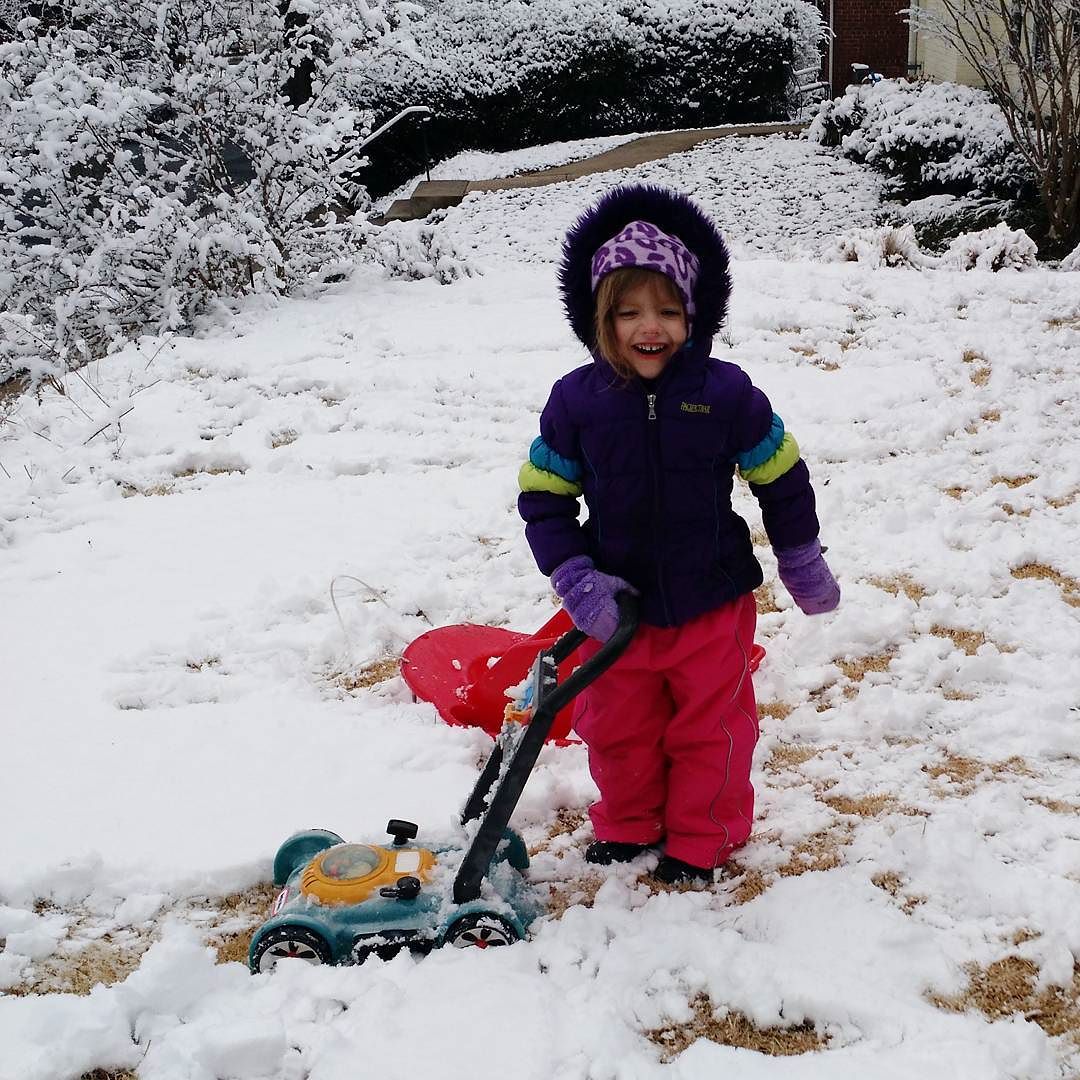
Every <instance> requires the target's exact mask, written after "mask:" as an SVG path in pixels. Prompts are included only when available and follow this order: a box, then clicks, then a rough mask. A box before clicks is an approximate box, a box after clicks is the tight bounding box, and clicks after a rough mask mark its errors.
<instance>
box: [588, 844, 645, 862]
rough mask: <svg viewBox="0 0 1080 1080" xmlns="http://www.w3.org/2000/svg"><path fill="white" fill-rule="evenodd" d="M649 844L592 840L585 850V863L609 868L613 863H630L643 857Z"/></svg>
mask: <svg viewBox="0 0 1080 1080" xmlns="http://www.w3.org/2000/svg"><path fill="white" fill-rule="evenodd" d="M650 847H652V845H651V844H624V843H621V842H620V841H618V840H594V841H593V842H592V843H591V844H590V845H589V846H588V847H587V848H586V849H585V861H586V862H591V863H598V864H599V865H600V866H610V865H611V864H612V863H613V862H632V861H633V860H634V859H636V858H637V857H638V856H639V855H644V854H645V852H646V851H648V850H649V848H650Z"/></svg>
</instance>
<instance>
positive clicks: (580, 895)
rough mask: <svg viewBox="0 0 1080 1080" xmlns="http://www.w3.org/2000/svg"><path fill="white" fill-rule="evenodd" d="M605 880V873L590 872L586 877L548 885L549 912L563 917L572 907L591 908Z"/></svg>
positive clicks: (559, 917) (557, 916) (554, 915)
mask: <svg viewBox="0 0 1080 1080" xmlns="http://www.w3.org/2000/svg"><path fill="white" fill-rule="evenodd" d="M605 880H606V879H605V878H604V875H603V874H600V873H596V872H590V873H588V874H586V875H585V876H584V877H579V878H575V879H573V880H571V881H560V882H558V883H552V884H550V885H548V902H547V911H548V914H549V915H552V916H553V917H554V918H556V919H561V918H562V917H563V915H565V914H566V912H567V911H568V910H569V909H570V908H572V907H584V908H591V907H592V906H593V905H594V904H595V903H596V894H597V893H598V892H599V891H600V888H601V886H602V885H603V884H604V881H605Z"/></svg>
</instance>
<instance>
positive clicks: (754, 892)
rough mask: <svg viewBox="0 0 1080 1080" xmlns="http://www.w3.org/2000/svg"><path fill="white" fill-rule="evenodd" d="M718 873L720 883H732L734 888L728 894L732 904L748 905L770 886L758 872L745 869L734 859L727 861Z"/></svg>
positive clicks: (765, 878) (767, 880)
mask: <svg viewBox="0 0 1080 1080" xmlns="http://www.w3.org/2000/svg"><path fill="white" fill-rule="evenodd" d="M718 873H719V876H720V880H721V881H731V882H734V885H735V887H734V888H733V889H732V890H731V892H730V893H729V894H728V895H729V897H730V899H731V902H732V903H734V904H748V903H749V902H750V901H751V900H754V899H756V898H757V897H759V896H761V894H762V893H764V892H765V891H766V890H767V889H768V888H769V886H770V885H771V884H772V881H771V880H769V879H768V878H767V877H765V875H764V874H763V873H762V872H761V871H760V870H753V869H747V868H746V867H745V866H743V865H742V864H741V863H740V862H738V861H737V860H736V859H728V861H727V862H726V863H724V865H723V866H721V867H720V869H719V871H718Z"/></svg>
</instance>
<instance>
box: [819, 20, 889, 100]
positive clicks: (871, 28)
mask: <svg viewBox="0 0 1080 1080" xmlns="http://www.w3.org/2000/svg"><path fill="white" fill-rule="evenodd" d="M818 6H819V7H820V8H821V9H822V12H823V14H824V16H825V18H826V19H827V18H828V12H829V4H828V0H818ZM907 6H909V4H908V0H833V29H834V30H835V32H836V40H835V42H834V45H833V92H834V93H836V94H842V93H843V92H844V87H845V86H846V85H847V84H848V82H850V81H851V65H852V64H854V63H859V64H869V65H870V67H872V68H873V69H874V70H875V71H880V72H881V74H882V75H885V76H886V77H888V78H901V77H903V76H906V75H907V73H908V68H907V65H908V25H907V23H906V22H905V21H904V16H902V15H900V14H898V12H899V11H900V10H901V8H905V7H907ZM827 64H828V60H827V58H826V66H827ZM825 74H826V77H827V71H826V73H825Z"/></svg>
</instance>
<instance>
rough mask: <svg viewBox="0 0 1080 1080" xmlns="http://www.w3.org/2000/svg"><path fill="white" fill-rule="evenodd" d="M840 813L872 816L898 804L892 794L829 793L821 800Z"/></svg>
mask: <svg viewBox="0 0 1080 1080" xmlns="http://www.w3.org/2000/svg"><path fill="white" fill-rule="evenodd" d="M821 801H822V802H823V803H824V804H825V805H826V806H829V807H831V808H832V809H833V810H835V811H836V812H837V813H838V814H846V815H849V816H854V817H864V818H872V817H877V816H878V815H879V814H883V813H884V812H885V811H886V810H889V809H891V808H892V807H894V806H895V805H896V800H895V799H894V798H893V797H892V796H891V795H857V796H851V795H827V796H825V797H824V798H823V799H822V800H821Z"/></svg>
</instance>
